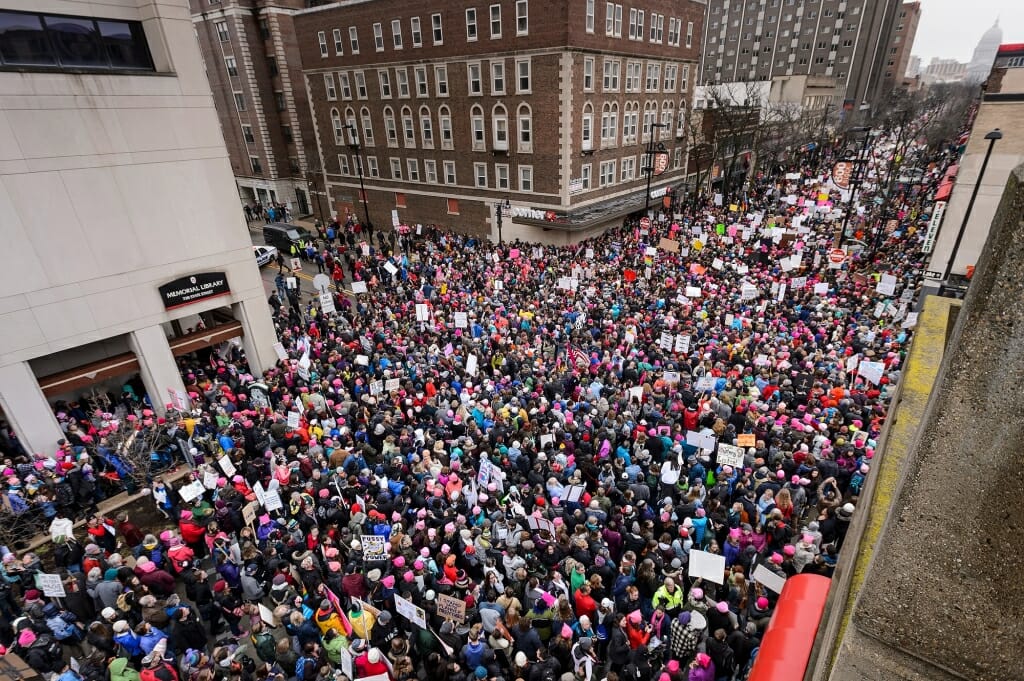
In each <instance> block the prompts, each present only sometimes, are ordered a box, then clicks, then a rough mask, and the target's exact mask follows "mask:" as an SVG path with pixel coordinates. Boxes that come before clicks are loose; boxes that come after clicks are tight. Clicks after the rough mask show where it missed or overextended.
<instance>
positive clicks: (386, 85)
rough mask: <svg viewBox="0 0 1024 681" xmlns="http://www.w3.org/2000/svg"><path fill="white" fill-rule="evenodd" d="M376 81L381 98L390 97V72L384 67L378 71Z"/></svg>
mask: <svg viewBox="0 0 1024 681" xmlns="http://www.w3.org/2000/svg"><path fill="white" fill-rule="evenodd" d="M377 82H378V83H380V96H381V99H391V72H390V71H387V70H386V69H382V70H380V71H378V72H377Z"/></svg>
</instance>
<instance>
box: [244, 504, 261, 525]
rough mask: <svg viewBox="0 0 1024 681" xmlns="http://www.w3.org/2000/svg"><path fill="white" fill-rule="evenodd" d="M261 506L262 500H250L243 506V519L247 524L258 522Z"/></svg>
mask: <svg viewBox="0 0 1024 681" xmlns="http://www.w3.org/2000/svg"><path fill="white" fill-rule="evenodd" d="M259 508H260V502H258V501H250V502H249V503H248V504H246V505H245V506H243V507H242V521H243V522H244V523H245V524H246V525H252V524H253V523H254V522H256V512H257V511H258V510H259Z"/></svg>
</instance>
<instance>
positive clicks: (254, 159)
mask: <svg viewBox="0 0 1024 681" xmlns="http://www.w3.org/2000/svg"><path fill="white" fill-rule="evenodd" d="M249 167H251V168H252V174H253V175H262V174H263V165H262V164H261V163H260V158H259V156H250V157H249Z"/></svg>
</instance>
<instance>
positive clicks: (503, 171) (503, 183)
mask: <svg viewBox="0 0 1024 681" xmlns="http://www.w3.org/2000/svg"><path fill="white" fill-rule="evenodd" d="M509 186H510V185H509V181H508V164H507V163H495V164H494V188H495V189H504V190H506V191H508V189H509Z"/></svg>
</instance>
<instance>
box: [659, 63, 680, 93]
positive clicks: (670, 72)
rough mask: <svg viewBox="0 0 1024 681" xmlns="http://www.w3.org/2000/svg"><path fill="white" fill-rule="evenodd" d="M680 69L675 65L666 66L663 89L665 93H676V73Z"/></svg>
mask: <svg viewBox="0 0 1024 681" xmlns="http://www.w3.org/2000/svg"><path fill="white" fill-rule="evenodd" d="M678 69H679V67H678V66H676V65H675V64H665V80H664V82H663V84H662V87H661V89H662V90H663V91H665V92H675V91H676V72H677V70H678Z"/></svg>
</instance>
